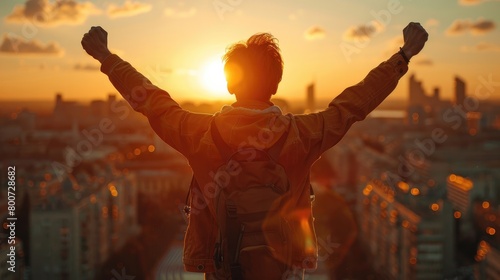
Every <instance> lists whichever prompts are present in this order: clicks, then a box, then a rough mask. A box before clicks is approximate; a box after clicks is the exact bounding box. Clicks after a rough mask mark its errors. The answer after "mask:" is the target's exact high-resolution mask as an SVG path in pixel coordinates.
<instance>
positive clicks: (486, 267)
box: [475, 240, 500, 280]
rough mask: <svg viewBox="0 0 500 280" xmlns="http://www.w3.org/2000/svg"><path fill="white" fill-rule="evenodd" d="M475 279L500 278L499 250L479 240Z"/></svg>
mask: <svg viewBox="0 0 500 280" xmlns="http://www.w3.org/2000/svg"><path fill="white" fill-rule="evenodd" d="M476 261H478V262H479V263H478V264H476V266H475V279H477V280H488V279H500V250H499V249H498V246H492V244H490V243H489V242H486V241H484V240H481V242H479V246H478V248H477V254H476Z"/></svg>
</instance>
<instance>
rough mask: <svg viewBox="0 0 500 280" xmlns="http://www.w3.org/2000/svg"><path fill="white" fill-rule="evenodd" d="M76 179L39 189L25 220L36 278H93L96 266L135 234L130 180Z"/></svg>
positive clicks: (136, 232) (134, 206)
mask: <svg viewBox="0 0 500 280" xmlns="http://www.w3.org/2000/svg"><path fill="white" fill-rule="evenodd" d="M79 177H81V178H80V180H77V179H76V178H75V177H72V176H68V177H67V178H65V179H64V180H63V181H62V182H60V183H59V182H47V183H46V184H42V185H41V186H43V187H41V189H40V196H41V197H40V199H39V200H37V203H36V204H35V205H33V209H32V213H31V221H30V229H31V232H30V240H31V244H32V246H31V250H30V255H31V260H32V261H31V273H32V275H34V276H35V275H36V277H37V278H40V279H61V280H63V279H78V280H79V279H81V280H83V279H94V277H95V275H94V274H95V272H96V269H97V268H98V267H99V265H100V264H102V263H103V262H104V261H105V260H107V258H108V257H109V256H110V255H111V254H112V253H113V252H115V251H117V250H118V249H120V248H121V247H122V246H123V245H124V243H125V242H126V241H127V240H128V239H129V238H131V237H132V236H134V235H136V234H138V233H139V231H140V230H139V227H138V224H137V216H136V193H135V183H134V182H133V178H132V177H128V176H122V177H119V176H113V177H109V176H108V177H107V178H105V177H100V178H99V179H96V180H97V181H95V182H89V181H88V180H87V181H86V180H85V179H84V176H79ZM87 179H88V178H87ZM41 240H43V242H40V241H41Z"/></svg>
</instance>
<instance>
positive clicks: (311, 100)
mask: <svg viewBox="0 0 500 280" xmlns="http://www.w3.org/2000/svg"><path fill="white" fill-rule="evenodd" d="M315 98H316V97H315V85H314V83H311V84H309V85H308V86H307V93H306V106H307V107H306V111H307V112H314V111H315V110H316V103H315V102H316V101H315Z"/></svg>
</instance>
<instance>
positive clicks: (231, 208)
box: [226, 200, 238, 218]
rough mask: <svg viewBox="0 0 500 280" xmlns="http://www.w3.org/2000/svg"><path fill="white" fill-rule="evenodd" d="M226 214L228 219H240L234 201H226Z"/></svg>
mask: <svg viewBox="0 0 500 280" xmlns="http://www.w3.org/2000/svg"><path fill="white" fill-rule="evenodd" d="M226 213H227V217H229V218H237V217H238V211H237V208H236V204H235V203H234V202H233V201H230V200H228V201H226Z"/></svg>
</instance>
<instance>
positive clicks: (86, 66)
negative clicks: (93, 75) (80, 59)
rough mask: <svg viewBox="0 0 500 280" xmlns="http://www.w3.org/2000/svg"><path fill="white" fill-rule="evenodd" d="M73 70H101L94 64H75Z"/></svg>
mask: <svg viewBox="0 0 500 280" xmlns="http://www.w3.org/2000/svg"><path fill="white" fill-rule="evenodd" d="M73 69H74V70H79V71H99V70H100V69H101V68H100V66H99V65H95V64H80V63H77V64H75V66H73Z"/></svg>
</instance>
